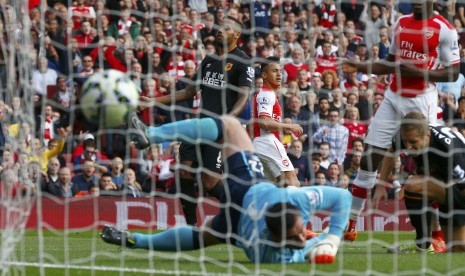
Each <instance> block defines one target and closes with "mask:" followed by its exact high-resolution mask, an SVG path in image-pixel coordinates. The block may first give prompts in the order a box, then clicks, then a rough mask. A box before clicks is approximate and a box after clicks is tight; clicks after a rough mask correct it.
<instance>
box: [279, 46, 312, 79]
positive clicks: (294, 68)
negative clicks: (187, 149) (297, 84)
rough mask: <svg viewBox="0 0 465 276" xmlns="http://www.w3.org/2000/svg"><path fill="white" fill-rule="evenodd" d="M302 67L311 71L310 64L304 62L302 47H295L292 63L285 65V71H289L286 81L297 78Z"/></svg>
mask: <svg viewBox="0 0 465 276" xmlns="http://www.w3.org/2000/svg"><path fill="white" fill-rule="evenodd" d="M300 69H305V70H307V71H309V68H308V65H307V64H305V63H303V50H302V48H295V49H293V50H292V63H288V64H286V65H284V71H285V72H286V73H287V81H286V83H289V82H290V81H293V80H296V79H297V75H298V72H299V70H300Z"/></svg>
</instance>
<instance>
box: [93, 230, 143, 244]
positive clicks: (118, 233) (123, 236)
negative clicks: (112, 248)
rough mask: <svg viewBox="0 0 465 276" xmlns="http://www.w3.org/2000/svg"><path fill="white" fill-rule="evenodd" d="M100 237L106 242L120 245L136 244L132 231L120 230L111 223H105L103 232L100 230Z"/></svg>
mask: <svg viewBox="0 0 465 276" xmlns="http://www.w3.org/2000/svg"><path fill="white" fill-rule="evenodd" d="M100 237H101V238H102V240H103V241H104V242H106V243H110V244H115V245H120V246H126V247H133V246H134V245H135V244H136V241H135V240H134V237H133V236H132V234H131V233H129V232H128V231H124V230H119V229H117V228H116V227H114V226H111V225H105V226H104V227H103V229H102V232H100Z"/></svg>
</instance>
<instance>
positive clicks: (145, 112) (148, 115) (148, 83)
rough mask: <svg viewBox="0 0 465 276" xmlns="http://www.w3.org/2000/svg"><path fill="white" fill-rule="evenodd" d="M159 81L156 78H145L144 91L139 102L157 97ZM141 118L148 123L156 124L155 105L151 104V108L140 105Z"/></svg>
mask: <svg viewBox="0 0 465 276" xmlns="http://www.w3.org/2000/svg"><path fill="white" fill-rule="evenodd" d="M156 89H157V82H156V81H155V80H154V79H145V80H144V87H143V89H142V93H141V94H140V98H139V102H140V103H142V102H147V101H148V102H150V101H152V100H153V99H155V97H156V95H157V91H156ZM138 110H139V118H140V119H141V120H142V121H143V122H144V123H145V124H146V125H150V126H153V125H154V118H153V114H154V111H155V107H153V106H150V107H149V108H142V106H139V109H138Z"/></svg>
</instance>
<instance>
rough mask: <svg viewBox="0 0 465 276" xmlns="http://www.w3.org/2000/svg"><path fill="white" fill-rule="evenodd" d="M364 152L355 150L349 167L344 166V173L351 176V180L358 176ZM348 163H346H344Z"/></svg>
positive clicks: (351, 155)
mask: <svg viewBox="0 0 465 276" xmlns="http://www.w3.org/2000/svg"><path fill="white" fill-rule="evenodd" d="M362 154H363V152H361V151H358V150H353V151H352V153H351V154H350V156H349V159H350V162H349V164H348V167H345V166H344V173H345V174H346V175H348V176H349V178H350V180H354V179H355V177H356V176H357V173H358V169H360V161H361V160H362ZM344 165H346V164H344Z"/></svg>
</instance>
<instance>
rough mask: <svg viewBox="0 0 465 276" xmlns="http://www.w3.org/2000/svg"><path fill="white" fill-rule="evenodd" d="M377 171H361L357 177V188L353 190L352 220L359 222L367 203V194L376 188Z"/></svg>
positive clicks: (355, 180) (355, 183) (355, 182)
mask: <svg viewBox="0 0 465 276" xmlns="http://www.w3.org/2000/svg"><path fill="white" fill-rule="evenodd" d="M377 174H378V172H377V171H374V172H369V171H365V170H359V171H358V173H357V177H355V179H354V182H353V184H354V185H355V187H354V188H353V189H352V209H351V212H350V219H351V220H354V221H357V219H358V217H359V216H360V214H361V213H362V210H363V208H364V207H365V202H366V201H367V200H366V198H367V193H368V190H369V189H372V188H373V187H374V186H375V182H376V175H377Z"/></svg>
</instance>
